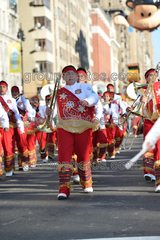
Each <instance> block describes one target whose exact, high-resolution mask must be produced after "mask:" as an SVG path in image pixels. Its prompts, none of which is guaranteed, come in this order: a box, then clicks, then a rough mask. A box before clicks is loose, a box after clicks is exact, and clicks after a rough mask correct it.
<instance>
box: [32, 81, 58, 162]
mask: <svg viewBox="0 0 160 240" xmlns="http://www.w3.org/2000/svg"><path fill="white" fill-rule="evenodd" d="M59 85H60V78H57V80H56V83H55V86H54V90H53V93H52V97H51V103H50V109H52V106H53V109H54V108H55V104H56V99H57V91H58V89H59ZM49 92H50V95H51V88H49ZM53 100H54V103H53ZM50 118H51V116H50V115H48V116H47V117H46V119H45V121H44V123H43V124H41V125H39V126H38V127H37V128H38V129H39V130H40V131H41V132H42V134H41V140H40V146H41V141H42V136H43V132H46V133H47V140H46V145H45V148H44V151H43V152H41V149H40V148H39V152H40V153H41V157H42V159H43V158H44V156H46V150H47V145H48V139H49V134H48V133H51V132H53V129H52V126H51V120H50Z"/></svg>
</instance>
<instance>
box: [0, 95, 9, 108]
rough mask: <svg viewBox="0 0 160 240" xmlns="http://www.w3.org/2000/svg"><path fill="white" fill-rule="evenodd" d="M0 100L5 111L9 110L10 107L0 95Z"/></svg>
mask: <svg viewBox="0 0 160 240" xmlns="http://www.w3.org/2000/svg"><path fill="white" fill-rule="evenodd" d="M0 102H1V104H2V106H3V108H4V110H5V111H6V112H9V111H10V110H11V109H10V108H9V107H8V105H7V103H6V102H5V101H4V99H3V98H2V97H1V96H0Z"/></svg>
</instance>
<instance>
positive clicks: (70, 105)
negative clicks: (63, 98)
mask: <svg viewBox="0 0 160 240" xmlns="http://www.w3.org/2000/svg"><path fill="white" fill-rule="evenodd" d="M66 107H67V108H73V107H74V102H72V101H70V102H67V104H66Z"/></svg>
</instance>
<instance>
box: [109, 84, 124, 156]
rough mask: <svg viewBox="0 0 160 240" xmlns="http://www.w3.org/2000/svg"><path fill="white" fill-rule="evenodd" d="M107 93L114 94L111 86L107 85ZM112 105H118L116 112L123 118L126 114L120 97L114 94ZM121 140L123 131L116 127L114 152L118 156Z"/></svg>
mask: <svg viewBox="0 0 160 240" xmlns="http://www.w3.org/2000/svg"><path fill="white" fill-rule="evenodd" d="M107 91H108V92H110V93H114V86H113V84H108V85H107ZM111 97H112V96H111ZM113 103H116V104H117V105H118V112H119V114H120V115H122V116H123V115H124V114H125V112H126V106H125V104H124V103H123V101H122V98H121V96H120V95H118V94H115V93H114V98H113ZM122 140H123V131H122V130H120V128H119V127H118V126H116V130H115V141H116V143H115V151H116V153H118V154H119V153H120V145H121V143H122Z"/></svg>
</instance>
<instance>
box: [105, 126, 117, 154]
mask: <svg viewBox="0 0 160 240" xmlns="http://www.w3.org/2000/svg"><path fill="white" fill-rule="evenodd" d="M106 132H107V139H108V147H107V150H108V156H109V157H112V156H115V155H116V152H115V142H116V141H115V134H116V128H115V126H114V125H113V124H110V125H109V126H108V127H107V128H106Z"/></svg>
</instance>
